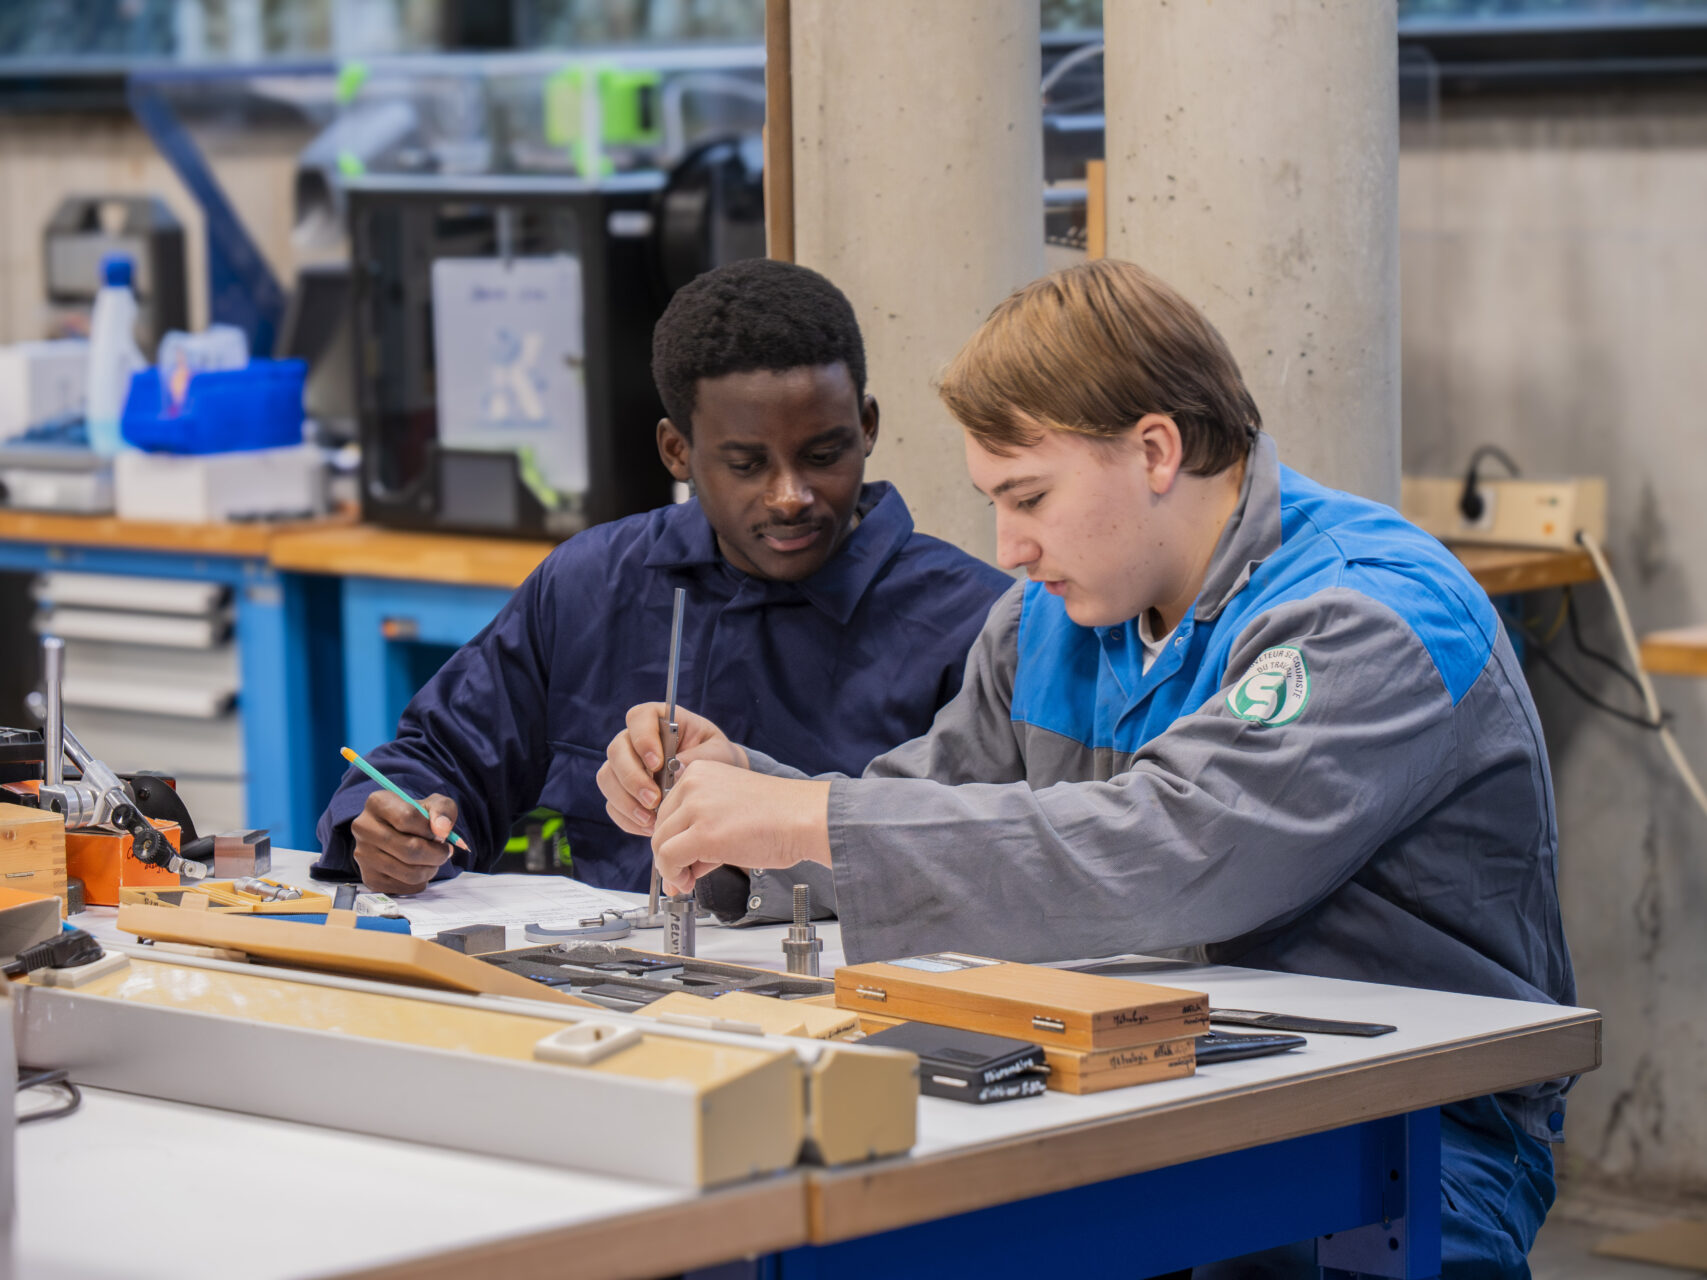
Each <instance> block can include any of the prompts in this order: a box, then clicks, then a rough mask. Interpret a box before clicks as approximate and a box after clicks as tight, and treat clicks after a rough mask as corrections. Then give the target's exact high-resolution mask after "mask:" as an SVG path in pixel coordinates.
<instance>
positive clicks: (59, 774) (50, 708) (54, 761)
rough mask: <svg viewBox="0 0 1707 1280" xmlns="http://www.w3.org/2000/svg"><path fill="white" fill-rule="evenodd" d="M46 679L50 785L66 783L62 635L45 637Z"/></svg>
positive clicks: (46, 777)
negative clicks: (61, 686) (60, 636)
mask: <svg viewBox="0 0 1707 1280" xmlns="http://www.w3.org/2000/svg"><path fill="white" fill-rule="evenodd" d="M41 663H42V678H43V681H44V683H45V684H46V685H47V697H46V704H47V705H46V706H44V707H43V708H42V713H41V716H42V745H43V749H44V754H43V757H42V781H43V782H44V783H45V784H46V785H47V786H50V787H57V786H62V785H63V784H64V782H65V703H64V702H63V700H62V698H63V692H62V690H61V688H60V685H61V684H62V683H63V681H64V680H65V641H63V640H61V639H60V638H59V637H58V636H43V637H42V640H41Z"/></svg>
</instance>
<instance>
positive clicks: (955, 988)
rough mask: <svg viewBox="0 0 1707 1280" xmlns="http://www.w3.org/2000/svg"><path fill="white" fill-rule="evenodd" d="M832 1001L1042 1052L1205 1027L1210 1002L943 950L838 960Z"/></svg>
mask: <svg viewBox="0 0 1707 1280" xmlns="http://www.w3.org/2000/svg"><path fill="white" fill-rule="evenodd" d="M836 1003H837V1004H838V1005H839V1006H840V1007H842V1008H844V1009H854V1010H857V1011H859V1012H861V1013H880V1014H882V1015H884V1016H885V1017H890V1018H903V1019H909V1020H912V1021H915V1022H934V1023H937V1024H938V1025H940V1026H948V1027H963V1028H965V1029H966V1030H968V1031H984V1032H988V1033H989V1034H991V1035H999V1036H1015V1037H1018V1038H1020V1039H1023V1040H1030V1041H1033V1042H1035V1043H1037V1044H1041V1045H1043V1046H1044V1047H1045V1048H1048V1047H1051V1046H1065V1047H1068V1048H1074V1049H1116V1048H1127V1047H1130V1046H1133V1045H1144V1044H1156V1043H1158V1042H1161V1041H1165V1040H1178V1039H1182V1038H1184V1037H1187V1036H1192V1035H1196V1034H1197V1033H1198V1032H1199V1031H1206V1030H1208V1027H1209V999H1208V997H1207V996H1205V995H1204V994H1203V993H1202V992H1200V991H1186V990H1183V989H1181V988H1178V987H1158V986H1152V985H1150V984H1148V983H1142V982H1128V981H1126V980H1125V979H1122V978H1111V977H1108V976H1106V975H1102V974H1091V973H1074V972H1072V971H1070V970H1066V969H1045V968H1041V967H1039V966H1037V965H1029V964H1015V963H1012V962H1010V961H1004V960H991V959H987V958H986V957H983V956H971V955H964V954H961V953H959V952H952V951H946V952H937V953H935V954H933V955H926V956H913V957H910V958H908V959H904V960H896V961H892V962H884V963H874V964H856V965H844V966H843V967H842V968H840V969H838V970H837V971H836Z"/></svg>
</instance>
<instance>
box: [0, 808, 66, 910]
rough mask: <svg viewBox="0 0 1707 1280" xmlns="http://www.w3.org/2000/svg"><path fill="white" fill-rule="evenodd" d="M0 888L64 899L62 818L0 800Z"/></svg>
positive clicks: (55, 814) (63, 828)
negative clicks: (0, 801)
mask: <svg viewBox="0 0 1707 1280" xmlns="http://www.w3.org/2000/svg"><path fill="white" fill-rule="evenodd" d="M0 888H6V889H18V890H20V891H22V892H24V893H43V894H50V895H52V896H54V897H56V898H58V899H59V900H60V901H61V902H63V901H64V900H65V819H64V818H62V817H60V816H59V815H58V814H57V813H49V812H47V811H46V810H44V809H30V808H26V807H25V806H23V805H21V804H4V803H0Z"/></svg>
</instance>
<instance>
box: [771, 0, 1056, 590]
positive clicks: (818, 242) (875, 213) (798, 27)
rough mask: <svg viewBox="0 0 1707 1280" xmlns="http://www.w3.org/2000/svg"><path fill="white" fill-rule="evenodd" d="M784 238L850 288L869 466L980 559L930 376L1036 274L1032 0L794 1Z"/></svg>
mask: <svg viewBox="0 0 1707 1280" xmlns="http://www.w3.org/2000/svg"><path fill="white" fill-rule="evenodd" d="M790 9H791V23H792V28H793V29H792V33H791V40H790V45H791V49H792V54H793V67H792V80H793V94H792V99H793V101H792V107H793V120H794V223H795V225H794V253H795V261H797V262H800V263H802V264H804V265H805V266H809V267H812V268H814V269H815V270H818V271H822V272H823V273H824V274H825V275H827V276H828V277H829V278H830V279H831V280H834V281H835V282H836V283H837V284H838V285H840V286H841V288H842V289H843V290H844V291H846V293H847V295H848V297H849V298H851V299H852V300H853V304H854V307H855V310H856V311H857V312H858V314H859V322H860V327H861V329H862V330H863V331H864V334H865V344H866V362H867V382H868V385H869V387H870V390H871V391H872V393H873V394H874V395H876V397H877V400H878V404H879V405H880V407H881V408H882V414H883V416H882V435H881V436H880V437H879V440H878V444H877V451H876V452H875V453H874V454H873V455H872V460H871V465H870V468H869V473H870V474H871V475H872V477H873V478H883V479H888V480H893V481H894V482H895V483H896V485H897V486H898V487H899V488H900V490H901V492H902V494H903V495H904V496H905V497H906V499H907V502H908V505H909V506H911V508H912V511H913V518H914V520H915V521H916V522H917V524H918V526H919V528H920V529H922V530H924V531H925V532H927V533H932V534H935V535H936V536H937V537H940V538H945V539H947V540H948V541H950V542H953V543H956V544H958V545H959V546H961V547H964V548H965V549H966V550H968V551H970V552H972V553H973V554H974V555H980V556H984V557H986V558H988V557H990V556H992V555H993V553H994V550H995V533H994V521H993V519H992V516H991V512H990V509H989V507H988V505H987V504H986V503H985V501H984V499H983V498H981V497H979V496H978V495H977V493H976V492H975V491H974V490H973V489H972V486H971V485H970V483H968V481H967V478H966V467H965V463H964V461H963V460H962V457H963V456H962V445H961V433H960V431H959V429H958V428H957V427H956V426H955V424H954V421H953V419H952V418H950V417H949V415H948V413H947V412H946V411H945V410H944V409H943V407H942V404H941V402H940V401H938V399H937V397H936V392H935V391H934V390H933V388H932V381H933V379H934V378H935V377H936V375H937V374H938V373H939V372H940V371H941V369H942V367H943V366H944V365H945V364H947V362H948V361H949V360H950V359H951V358H952V357H953V355H954V354H955V352H956V351H958V350H959V349H960V347H961V344H962V343H964V342H965V341H966V339H967V338H968V337H970V336H971V334H972V331H973V330H974V329H976V328H977V327H978V325H979V324H980V322H982V321H983V319H984V317H985V316H986V315H988V314H989V312H990V309H991V308H992V307H994V306H995V305H996V303H998V302H1000V301H1001V300H1002V299H1003V298H1004V297H1006V296H1007V294H1008V293H1009V292H1011V291H1012V290H1013V289H1015V288H1017V287H1018V286H1019V285H1022V284H1025V283H1026V282H1027V281H1030V280H1032V279H1035V278H1036V277H1037V276H1039V275H1041V274H1043V144H1042V126H1041V123H1040V120H1039V104H1040V101H1041V96H1040V93H1039V89H1038V84H1039V80H1040V71H1039V62H1040V52H1039V50H1040V44H1039V35H1038V6H1037V0H931V3H929V4H918V3H916V0H860V3H858V4H851V3H847V2H846V0H793V3H792V4H791V6H790Z"/></svg>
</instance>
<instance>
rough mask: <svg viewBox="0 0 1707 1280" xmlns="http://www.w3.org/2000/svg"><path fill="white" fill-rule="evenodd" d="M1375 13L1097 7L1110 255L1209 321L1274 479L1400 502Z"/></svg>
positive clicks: (1384, 89)
mask: <svg viewBox="0 0 1707 1280" xmlns="http://www.w3.org/2000/svg"><path fill="white" fill-rule="evenodd" d="M1396 22H1397V18H1396V16H1395V8H1394V6H1393V5H1392V4H1391V3H1385V4H1383V3H1375V2H1374V0H1249V2H1247V3H1223V4H1214V3H1211V2H1210V0H1172V2H1171V3H1170V2H1169V0H1105V3H1104V6H1103V33H1104V37H1105V39H1106V41H1107V52H1106V53H1105V55H1104V83H1105V86H1106V88H1105V97H1106V105H1107V111H1108V135H1107V156H1108V252H1109V256H1110V257H1116V258H1127V259H1130V260H1131V261H1134V262H1137V263H1139V264H1140V265H1142V266H1144V267H1146V268H1148V269H1150V270H1152V271H1154V272H1155V273H1156V274H1158V275H1160V276H1161V277H1162V278H1163V279H1165V280H1167V281H1168V282H1169V283H1171V284H1172V285H1174V286H1175V287H1176V288H1178V289H1179V290H1180V291H1181V292H1183V293H1184V294H1185V296H1186V297H1188V298H1190V299H1191V300H1192V301H1193V302H1195V303H1196V304H1197V305H1198V306H1200V307H1202V308H1203V310H1204V312H1205V313H1206V314H1207V315H1208V316H1209V318H1210V320H1212V321H1213V322H1214V324H1215V326H1216V327H1217V328H1218V329H1220V330H1221V332H1222V334H1223V335H1224V336H1225V337H1226V339H1227V341H1228V343H1229V344H1230V345H1231V346H1232V348H1233V354H1234V356H1235V357H1236V358H1237V359H1238V361H1239V366H1240V368H1241V369H1243V370H1244V374H1245V378H1246V380H1247V382H1248V383H1249V384H1250V388H1251V392H1252V394H1253V395H1254V396H1255V397H1256V401H1257V406H1258V408H1260V409H1261V410H1262V415H1263V421H1264V424H1265V426H1267V427H1268V429H1269V430H1270V431H1272V432H1273V433H1274V436H1275V441H1276V443H1277V444H1278V445H1279V446H1280V456H1281V459H1282V460H1283V461H1285V462H1286V463H1288V464H1289V465H1291V466H1294V467H1297V468H1298V469H1299V470H1301V471H1304V472H1306V473H1308V474H1309V475H1312V476H1314V477H1316V478H1317V479H1319V480H1321V481H1323V482H1324V483H1327V484H1331V485H1334V486H1336V487H1338V488H1342V489H1349V490H1351V491H1353V492H1355V493H1361V494H1364V495H1366V496H1368V497H1372V498H1376V499H1379V500H1380V501H1383V502H1391V503H1396V502H1397V501H1398V495H1399V253H1398V249H1399V231H1398V163H1399V126H1398V46H1397V35H1396V31H1395V24H1396Z"/></svg>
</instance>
